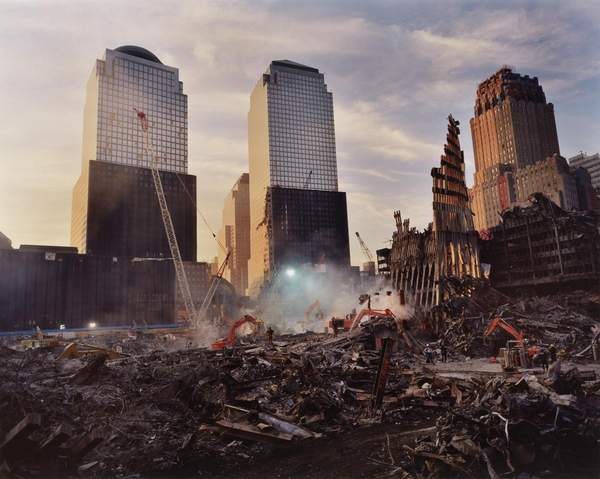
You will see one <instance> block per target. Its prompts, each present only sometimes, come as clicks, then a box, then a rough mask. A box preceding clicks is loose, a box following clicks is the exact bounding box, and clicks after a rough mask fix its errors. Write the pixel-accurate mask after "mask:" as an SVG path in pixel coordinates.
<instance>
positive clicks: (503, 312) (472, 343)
mask: <svg viewBox="0 0 600 479" xmlns="http://www.w3.org/2000/svg"><path fill="white" fill-rule="evenodd" d="M443 285H444V291H445V295H446V298H447V299H446V300H445V301H443V302H441V303H440V305H439V306H437V307H436V308H434V309H433V311H432V315H433V317H434V321H437V322H438V323H440V324H438V325H437V330H438V331H439V337H440V338H441V339H442V341H443V342H444V344H446V345H447V346H448V347H449V348H451V350H452V352H454V353H455V354H460V355H464V356H471V357H473V356H484V355H486V354H490V353H492V352H495V350H497V348H490V345H489V344H487V343H486V342H485V341H484V338H483V332H484V331H485V328H486V326H487V325H488V324H489V322H490V321H491V320H492V319H493V318H495V317H497V316H500V317H502V318H503V319H505V320H506V321H507V322H508V323H510V324H511V325H512V326H514V327H516V328H517V329H518V330H520V331H522V332H523V333H524V334H525V337H526V338H528V339H530V340H534V341H536V342H539V343H542V344H546V345H550V344H555V345H556V346H557V347H560V348H563V349H565V350H567V351H568V352H570V353H572V354H575V353H577V352H578V351H580V350H582V349H584V348H586V347H588V346H589V345H590V342H591V340H592V338H593V337H594V335H595V327H598V326H600V296H598V295H597V294H594V293H591V292H586V291H576V292H573V293H567V294H561V295H552V296H532V297H527V298H525V299H521V298H511V297H508V296H506V295H504V294H503V293H501V292H499V291H497V290H495V289H494V288H492V287H490V286H489V284H487V283H486V282H485V281H483V280H480V279H475V278H470V277H465V278H455V277H451V278H444V282H443ZM496 337H497V338H498V339H499V340H500V341H505V340H506V339H507V337H506V335H503V334H498V335H496ZM499 344H500V343H499ZM590 355H591V353H590Z"/></svg>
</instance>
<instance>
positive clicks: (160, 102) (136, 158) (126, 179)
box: [71, 46, 196, 261]
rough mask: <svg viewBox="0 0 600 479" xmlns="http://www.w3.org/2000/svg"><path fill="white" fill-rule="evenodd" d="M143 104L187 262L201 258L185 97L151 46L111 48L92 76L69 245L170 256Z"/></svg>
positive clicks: (94, 250)
mask: <svg viewBox="0 0 600 479" xmlns="http://www.w3.org/2000/svg"><path fill="white" fill-rule="evenodd" d="M135 109H138V110H141V111H144V112H145V113H146V115H147V117H148V120H149V125H150V136H151V141H152V143H153V147H154V150H155V153H156V155H157V157H158V164H157V167H158V170H159V171H160V175H161V178H162V181H163V186H164V190H165V196H166V199H167V204H168V206H169V211H170V213H171V217H172V220H173V225H174V227H175V233H176V236H177V240H178V243H179V248H180V250H181V257H182V259H183V260H184V261H195V260H196V208H195V205H194V200H193V199H194V198H195V197H196V177H195V176H191V175H187V164H188V147H187V144H188V143H187V140H188V137H187V96H186V95H185V94H184V93H183V83H182V82H181V81H180V80H179V71H178V70H177V69H176V68H173V67H170V66H167V65H163V64H162V63H161V61H160V60H159V59H158V58H157V57H156V56H155V55H154V54H153V53H151V52H149V51H148V50H146V49H144V48H141V47H136V46H124V47H119V48H116V49H114V50H108V49H107V50H106V53H105V56H104V59H102V60H97V61H96V63H95V65H94V68H93V70H92V74H91V76H90V79H89V80H88V83H87V95H86V103H85V109H84V123H83V145H82V165H81V176H80V178H79V180H78V181H77V183H76V185H75V188H74V190H73V204H72V219H71V244H72V245H73V246H76V247H77V248H78V249H79V251H80V252H81V253H90V254H95V255H101V256H124V257H161V256H163V257H170V255H171V253H170V250H169V246H168V242H167V239H166V235H165V232H164V228H163V223H162V218H161V214H160V208H159V205H158V200H157V196H156V192H155V189H154V183H153V181H152V174H151V170H150V168H149V166H150V163H149V162H150V161H151V160H150V158H149V155H148V154H147V153H146V151H145V145H144V143H143V137H142V130H141V128H140V122H139V119H138V117H137V115H136V112H135Z"/></svg>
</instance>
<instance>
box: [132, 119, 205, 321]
mask: <svg viewBox="0 0 600 479" xmlns="http://www.w3.org/2000/svg"><path fill="white" fill-rule="evenodd" d="M135 112H136V113H137V116H138V118H139V119H140V124H141V127H142V131H143V132H144V140H145V142H146V151H147V153H148V155H149V156H150V171H152V179H153V180H154V188H155V189H156V196H158V204H159V206H160V214H161V216H162V221H163V225H164V227H165V233H166V235H167V241H168V243H169V249H170V251H171V256H172V258H173V264H174V266H175V275H176V278H177V285H178V286H179V291H180V293H181V297H182V298H183V303H184V305H185V310H186V312H187V315H188V319H189V320H190V321H191V323H192V324H193V325H194V326H196V321H197V315H196V307H195V306H194V300H193V298H192V293H191V291H190V284H189V282H188V279H187V274H186V272H185V268H184V266H183V260H182V259H181V252H180V251H179V245H178V244H177V236H175V228H174V227H173V220H172V219H171V213H169V208H168V206H167V199H166V197H165V192H164V190H163V185H162V181H161V179H160V173H159V172H158V168H157V166H158V155H156V154H155V153H154V149H153V148H152V144H151V143H150V137H149V132H148V129H149V125H148V117H147V116H146V114H145V113H144V112H143V111H139V110H135Z"/></svg>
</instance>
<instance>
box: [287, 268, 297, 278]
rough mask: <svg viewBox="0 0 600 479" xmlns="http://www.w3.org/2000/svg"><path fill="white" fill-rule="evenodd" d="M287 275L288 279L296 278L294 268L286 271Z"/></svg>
mask: <svg viewBox="0 0 600 479" xmlns="http://www.w3.org/2000/svg"><path fill="white" fill-rule="evenodd" d="M285 274H286V275H287V277H288V278H293V277H294V276H296V270H295V269H294V268H288V269H286V270H285Z"/></svg>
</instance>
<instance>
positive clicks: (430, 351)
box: [423, 343, 434, 364]
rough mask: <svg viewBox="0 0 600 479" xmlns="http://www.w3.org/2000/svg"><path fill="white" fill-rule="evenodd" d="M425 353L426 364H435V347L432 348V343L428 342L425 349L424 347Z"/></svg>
mask: <svg viewBox="0 0 600 479" xmlns="http://www.w3.org/2000/svg"><path fill="white" fill-rule="evenodd" d="M423 354H424V355H425V363H426V364H434V362H433V349H431V345H430V344H429V343H427V345H426V346H425V349H423Z"/></svg>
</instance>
